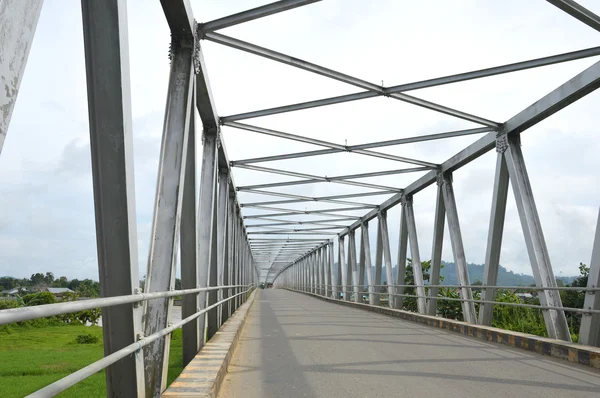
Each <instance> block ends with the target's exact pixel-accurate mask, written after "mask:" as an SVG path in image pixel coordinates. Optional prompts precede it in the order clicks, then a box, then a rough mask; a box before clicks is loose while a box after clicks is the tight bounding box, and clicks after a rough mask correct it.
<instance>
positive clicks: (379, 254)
mask: <svg viewBox="0 0 600 398" xmlns="http://www.w3.org/2000/svg"><path fill="white" fill-rule="evenodd" d="M378 221H380V219H379V218H378ZM381 239H382V236H381V224H380V223H379V222H378V225H377V242H376V243H375V245H376V246H375V275H374V278H373V280H372V281H370V282H369V293H370V294H369V304H373V305H379V304H381V295H380V294H375V293H379V292H378V290H381V287H380V285H381V271H382V268H383V242H382V241H381ZM371 289H372V290H373V292H372V293H371V291H370V290H371ZM371 296H373V297H372V298H371Z"/></svg>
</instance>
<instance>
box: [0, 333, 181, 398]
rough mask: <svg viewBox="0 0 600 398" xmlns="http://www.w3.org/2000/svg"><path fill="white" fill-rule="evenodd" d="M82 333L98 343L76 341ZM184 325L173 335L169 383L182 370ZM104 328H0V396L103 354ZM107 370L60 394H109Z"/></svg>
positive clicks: (17, 393) (36, 385) (31, 387)
mask: <svg viewBox="0 0 600 398" xmlns="http://www.w3.org/2000/svg"><path fill="white" fill-rule="evenodd" d="M81 334H92V335H94V336H97V337H98V340H99V342H98V343H96V344H77V343H76V342H75V339H76V337H77V336H78V335H81ZM181 355H182V354H181V329H179V330H176V331H175V332H174V333H173V336H172V338H171V355H170V358H169V383H171V382H172V381H173V380H174V379H175V378H176V377H177V376H178V375H179V373H180V372H181V368H182V357H181ZM102 356H103V348H102V328H100V327H97V326H91V327H87V326H69V325H65V326H49V327H41V328H36V327H30V328H21V327H14V328H11V329H9V332H6V331H3V332H0V358H1V360H0V397H2V398H9V397H23V396H25V395H27V394H29V393H32V392H33V391H35V390H38V389H40V388H42V387H44V386H46V385H48V384H50V383H52V382H54V381H56V380H58V379H60V378H62V377H64V376H66V375H68V374H69V373H72V372H74V371H76V370H78V369H81V368H83V367H84V366H86V365H89V364H90V363H92V362H94V361H96V360H98V359H100V358H102ZM104 383H105V376H104V371H102V372H99V373H96V374H95V375H93V376H91V377H89V378H87V379H85V380H84V381H82V382H80V383H78V384H76V385H75V386H73V387H71V388H69V389H68V390H66V391H65V392H63V393H62V394H60V395H59V397H106V388H105V385H104Z"/></svg>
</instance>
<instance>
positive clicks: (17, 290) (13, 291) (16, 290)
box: [0, 287, 27, 294]
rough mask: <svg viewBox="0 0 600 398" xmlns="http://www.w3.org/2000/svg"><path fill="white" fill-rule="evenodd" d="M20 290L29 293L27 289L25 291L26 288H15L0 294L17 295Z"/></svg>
mask: <svg viewBox="0 0 600 398" xmlns="http://www.w3.org/2000/svg"><path fill="white" fill-rule="evenodd" d="M19 289H22V290H23V291H24V292H26V291H27V289H25V288H24V287H13V288H12V289H6V290H3V291H2V292H0V294H15V293H19Z"/></svg>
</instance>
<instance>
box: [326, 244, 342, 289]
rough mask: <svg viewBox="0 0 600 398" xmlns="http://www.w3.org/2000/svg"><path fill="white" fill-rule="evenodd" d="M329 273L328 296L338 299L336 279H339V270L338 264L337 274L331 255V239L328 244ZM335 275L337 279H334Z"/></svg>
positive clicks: (337, 282)
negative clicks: (329, 288)
mask: <svg viewBox="0 0 600 398" xmlns="http://www.w3.org/2000/svg"><path fill="white" fill-rule="evenodd" d="M328 247H329V258H328V261H329V271H330V272H331V273H330V279H329V280H330V281H331V292H330V296H329V297H332V298H334V299H339V298H340V297H339V294H338V286H339V285H340V283H339V281H338V279H339V278H340V269H339V264H338V269H337V273H336V272H335V262H334V253H333V239H332V240H331V241H330V242H329V245H328ZM336 274H337V276H338V278H337V279H336Z"/></svg>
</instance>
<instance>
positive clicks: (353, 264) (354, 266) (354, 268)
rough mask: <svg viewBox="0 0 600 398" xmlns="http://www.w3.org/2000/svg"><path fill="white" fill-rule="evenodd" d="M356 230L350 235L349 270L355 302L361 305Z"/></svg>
mask: <svg viewBox="0 0 600 398" xmlns="http://www.w3.org/2000/svg"><path fill="white" fill-rule="evenodd" d="M355 232H356V231H355V230H352V231H350V232H349V233H348V237H349V239H348V268H349V270H350V272H351V273H352V282H351V284H352V287H353V289H352V290H353V291H354V302H356V303H360V286H359V284H358V262H357V261H356V234H355Z"/></svg>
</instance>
